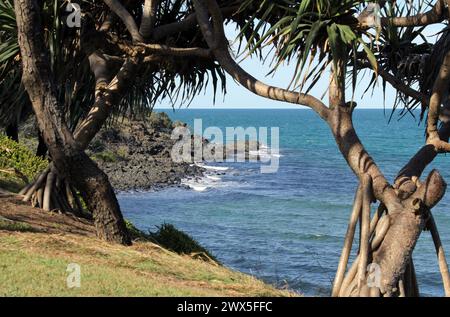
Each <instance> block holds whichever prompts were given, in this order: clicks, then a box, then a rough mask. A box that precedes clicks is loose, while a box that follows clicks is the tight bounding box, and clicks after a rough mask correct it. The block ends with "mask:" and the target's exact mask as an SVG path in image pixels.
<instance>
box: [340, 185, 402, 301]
mask: <svg viewBox="0 0 450 317" xmlns="http://www.w3.org/2000/svg"><path fill="white" fill-rule="evenodd" d="M371 201H372V180H371V178H370V177H368V176H367V177H365V178H363V179H362V181H361V183H360V184H359V186H358V189H357V192H356V194H355V200H354V204H353V210H352V213H351V216H350V221H349V224H348V228H347V234H346V236H345V240H344V247H343V250H342V253H341V257H340V261H339V265H338V269H337V272H336V277H335V280H334V283H333V289H332V296H340V297H349V296H361V297H380V296H381V295H382V292H381V290H380V289H379V288H378V287H371V286H370V285H368V283H367V268H368V264H369V263H371V261H372V253H373V252H374V251H375V250H377V249H378V248H379V246H380V245H381V243H382V241H383V239H384V238H385V236H386V234H387V232H388V230H389V226H390V216H389V215H388V214H387V209H386V207H385V206H384V205H383V204H380V206H379V207H378V209H377V211H376V212H375V214H374V216H373V217H372V220H370V204H371ZM358 220H361V230H360V231H361V232H360V239H359V252H358V254H357V256H356V258H355V260H354V261H353V263H352V264H351V266H350V268H349V269H348V271H347V274H345V271H346V270H347V266H348V260H349V256H350V252H351V249H352V244H353V240H354V235H355V229H356V225H357V223H358ZM402 283H404V281H402Z"/></svg>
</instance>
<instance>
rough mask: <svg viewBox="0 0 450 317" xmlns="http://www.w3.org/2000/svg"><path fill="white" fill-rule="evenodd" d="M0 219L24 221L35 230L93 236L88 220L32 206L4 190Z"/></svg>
mask: <svg viewBox="0 0 450 317" xmlns="http://www.w3.org/2000/svg"><path fill="white" fill-rule="evenodd" d="M0 220H2V221H3V222H8V221H10V222H12V223H25V224H27V225H28V226H29V227H30V229H31V230H30V231H35V232H42V233H72V234H78V235H83V236H95V228H94V225H93V223H92V222H91V221H89V220H86V219H82V218H77V217H75V216H73V215H70V214H60V213H57V212H48V211H44V210H42V209H38V208H33V207H31V206H30V205H29V204H28V203H24V202H22V201H21V199H20V197H19V196H16V195H13V194H8V193H4V192H0Z"/></svg>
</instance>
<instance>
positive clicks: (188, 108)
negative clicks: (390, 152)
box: [153, 106, 420, 111]
mask: <svg viewBox="0 0 450 317" xmlns="http://www.w3.org/2000/svg"><path fill="white" fill-rule="evenodd" d="M153 109H154V110H216V109H219V110H311V111H313V109H311V108H308V107H301V106H299V107H273V108H272V107H269V108H266V107H262V108H261V107H260V108H256V107H214V106H211V107H183V108H173V107H154V108H153ZM355 110H396V109H392V108H372V107H360V108H356V109H355ZM415 110H420V109H415Z"/></svg>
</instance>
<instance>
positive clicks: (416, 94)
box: [378, 68, 428, 105]
mask: <svg viewBox="0 0 450 317" xmlns="http://www.w3.org/2000/svg"><path fill="white" fill-rule="evenodd" d="M378 75H380V76H381V77H382V78H383V79H384V80H385V81H387V82H388V83H389V84H391V86H392V87H394V88H395V89H397V90H398V91H401V92H402V93H404V94H405V95H406V96H408V97H411V98H413V99H415V100H417V101H419V102H421V103H422V104H423V105H428V97H427V96H426V95H425V94H423V93H421V92H420V91H417V90H415V89H414V88H411V87H409V86H407V85H405V84H404V83H403V82H402V81H401V80H400V79H399V78H397V77H395V76H393V75H391V74H390V73H389V72H387V71H385V70H384V69H381V68H378Z"/></svg>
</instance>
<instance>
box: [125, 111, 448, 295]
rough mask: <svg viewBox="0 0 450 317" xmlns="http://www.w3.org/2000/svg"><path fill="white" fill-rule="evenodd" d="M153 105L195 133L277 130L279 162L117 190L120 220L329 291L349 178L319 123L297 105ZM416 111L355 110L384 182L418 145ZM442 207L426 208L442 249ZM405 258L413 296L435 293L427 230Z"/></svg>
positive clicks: (280, 281) (271, 275)
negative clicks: (184, 236) (170, 227)
mask: <svg viewBox="0 0 450 317" xmlns="http://www.w3.org/2000/svg"><path fill="white" fill-rule="evenodd" d="M159 111H164V112H166V113H167V114H168V115H169V116H170V117H171V119H172V120H180V121H183V122H186V123H188V124H189V125H190V126H193V124H194V119H202V124H203V128H204V129H205V128H206V127H211V126H214V127H219V128H221V129H222V130H223V131H224V132H223V133H224V134H225V128H226V127H239V126H241V127H244V128H247V127H256V128H259V127H268V128H270V127H278V128H279V143H280V144H279V149H280V150H279V154H280V155H279V168H278V171H277V172H276V173H270V174H267V173H261V169H260V167H261V166H260V165H261V164H260V163H256V162H252V163H232V162H227V163H217V164H216V163H214V164H210V165H212V166H219V167H223V168H222V169H225V168H228V169H227V170H226V171H221V172H218V171H217V172H215V173H214V174H220V175H214V176H213V177H210V178H209V179H205V180H204V181H203V183H202V180H200V181H199V184H197V185H196V186H191V187H193V188H191V189H184V188H168V189H164V190H160V191H153V192H139V193H138V192H132V193H121V194H119V201H120V204H121V206H122V209H123V212H124V216H125V217H126V218H127V219H129V220H130V221H132V222H133V223H134V224H135V225H136V226H137V227H139V228H140V229H143V230H151V231H155V230H156V227H157V226H158V225H161V224H163V223H171V224H174V225H175V226H176V227H178V228H179V229H181V230H183V231H185V232H187V233H189V234H190V235H191V236H193V237H194V238H195V239H196V240H197V241H199V242H200V243H201V244H202V245H203V246H205V247H206V248H207V249H208V250H210V251H211V252H212V253H213V254H214V255H215V256H216V257H217V258H218V259H219V260H220V261H221V262H222V263H223V264H224V265H226V266H227V267H230V268H232V269H235V270H238V271H241V272H244V273H247V274H251V275H254V276H255V277H257V278H260V279H262V280H264V281H266V282H268V283H271V284H273V285H276V286H277V287H287V288H289V289H292V290H295V291H298V292H300V293H302V294H304V295H306V296H329V294H330V289H331V285H332V281H333V277H334V274H335V271H336V267H337V263H338V261H339V256H340V252H341V250H342V245H343V239H344V235H345V232H346V229H347V221H348V219H349V215H350V211H351V207H352V202H353V197H354V191H355V189H356V187H357V179H356V177H355V176H354V175H353V173H352V172H351V170H350V168H349V167H348V166H347V164H346V162H345V160H344V158H343V157H342V155H341V154H340V152H339V151H338V149H337V146H336V144H335V142H334V139H333V137H332V135H331V133H330V131H329V128H328V126H327V125H326V124H325V123H324V122H323V121H321V120H320V118H318V116H317V115H316V114H315V113H314V112H312V111H310V110H304V109H298V110H286V109H273V110H271V109H270V110H269V109H268V110H259V109H258V110H247V109H245V110H244V109H235V110H228V109H214V108H213V109H208V110H199V109H183V110H176V111H175V112H173V110H159ZM415 114H416V118H413V117H412V116H411V115H409V114H408V115H406V116H405V117H404V118H403V119H401V120H398V116H397V115H394V117H393V119H392V120H391V122H389V115H390V110H386V112H384V110H382V109H373V110H372V109H371V110H369V109H367V110H366V109H361V110H356V111H355V114H354V123H355V127H356V130H357V133H358V135H359V136H360V138H361V140H362V141H363V144H364V145H365V147H366V149H367V150H368V151H369V153H370V154H371V155H372V157H373V158H374V159H375V161H376V163H377V164H378V165H379V167H380V168H381V170H382V171H383V173H384V174H385V176H386V177H387V178H388V180H389V181H392V180H393V179H394V178H395V175H396V174H397V172H398V171H399V170H400V168H401V167H402V166H403V165H404V164H405V163H406V162H407V161H408V160H409V158H411V156H412V155H414V153H415V152H416V151H417V150H418V149H419V147H420V146H421V145H422V144H423V143H424V125H423V123H422V124H419V120H418V113H415ZM269 142H270V139H269ZM267 145H268V147H269V148H270V144H267ZM448 166H449V162H448V158H447V157H445V155H441V156H439V157H438V158H437V159H436V160H435V161H434V162H433V163H432V164H431V165H430V166H429V167H428V168H427V170H426V173H428V172H429V171H430V170H431V169H432V168H437V169H439V171H440V172H441V173H442V175H443V176H444V178H445V179H446V180H447V181H450V169H449V168H448ZM449 205H450V193H447V194H446V195H445V197H444V198H443V200H442V201H441V202H440V204H439V205H438V206H437V207H436V208H435V209H434V210H433V214H434V216H435V218H436V222H437V225H438V228H439V230H440V234H441V239H442V241H443V244H444V248H446V250H447V254H450V208H449ZM374 207H375V206H374ZM414 261H415V267H416V271H417V275H418V281H419V286H420V291H421V295H423V296H443V295H444V292H443V288H442V281H441V277H440V273H439V268H438V264H437V259H436V255H435V251H434V246H433V242H432V239H431V235H430V233H429V232H424V233H423V234H422V235H421V237H420V240H419V242H418V244H417V246H416V248H415V251H414Z"/></svg>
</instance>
